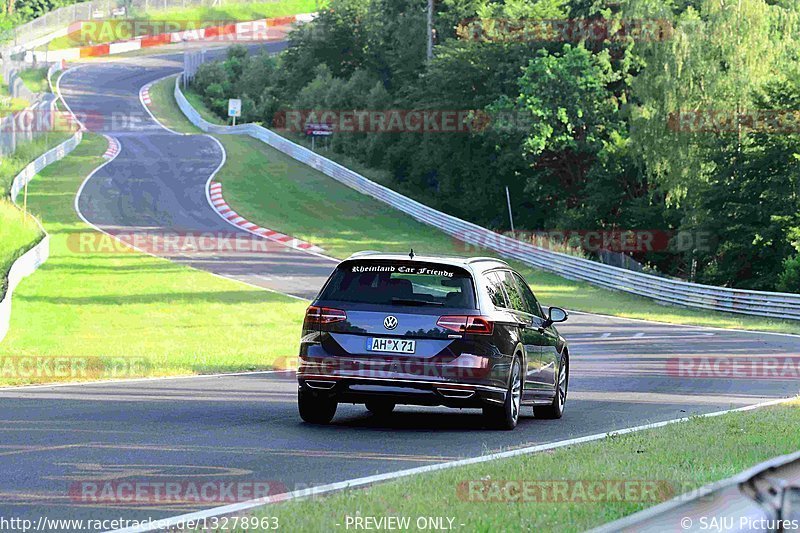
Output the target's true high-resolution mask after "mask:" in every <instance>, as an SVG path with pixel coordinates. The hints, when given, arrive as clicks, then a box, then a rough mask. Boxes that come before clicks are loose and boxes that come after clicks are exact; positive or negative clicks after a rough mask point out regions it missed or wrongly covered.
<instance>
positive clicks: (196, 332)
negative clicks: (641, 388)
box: [0, 135, 306, 385]
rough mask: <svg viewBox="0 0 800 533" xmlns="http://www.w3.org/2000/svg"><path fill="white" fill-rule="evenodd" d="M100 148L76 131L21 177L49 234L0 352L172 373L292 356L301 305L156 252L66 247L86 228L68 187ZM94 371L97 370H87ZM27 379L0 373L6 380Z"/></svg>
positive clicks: (247, 366)
mask: <svg viewBox="0 0 800 533" xmlns="http://www.w3.org/2000/svg"><path fill="white" fill-rule="evenodd" d="M105 149H106V141H105V140H104V139H103V138H102V137H99V136H96V135H86V136H85V138H84V142H83V143H81V145H80V146H79V147H78V148H77V149H76V150H75V151H74V152H73V153H72V154H70V155H69V156H68V157H67V158H65V159H64V160H62V161H60V162H58V163H55V164H53V165H52V166H50V167H48V168H47V169H45V170H44V171H43V172H42V173H41V174H40V175H38V176H37V177H36V178H35V179H34V180H33V182H32V183H31V185H30V188H29V201H28V202H29V207H30V209H31V211H32V212H34V213H35V214H36V215H38V216H39V217H40V219H41V220H43V222H44V225H45V228H46V229H47V231H48V232H49V233H50V235H51V239H52V240H51V256H50V259H49V260H48V261H47V262H46V263H45V264H44V265H42V267H41V268H40V270H39V271H37V272H36V274H34V275H33V276H31V277H29V278H27V279H26V280H25V281H24V282H23V283H22V284H21V285H20V286H19V288H18V289H17V291H15V293H14V311H13V313H12V316H11V329H10V332H9V334H8V337H6V339H5V340H4V341H3V342H2V343H0V356H37V357H56V356H63V357H79V358H84V360H85V361H88V363H89V367H90V368H95V367H97V368H101V369H102V368H109V367H110V365H109V364H106V363H107V362H109V361H112V362H113V361H114V360H116V358H123V357H126V358H137V360H141V361H143V362H142V363H141V364H140V365H139V368H143V369H144V371H143V372H142V374H143V375H172V374H187V373H208V372H217V371H243V370H255V369H265V368H270V367H271V365H272V363H273V362H274V361H275V360H276V359H277V358H280V357H285V356H287V355H288V356H294V355H296V354H297V350H298V342H299V331H300V325H301V320H302V316H303V311H304V309H305V307H306V304H305V303H304V302H302V301H298V300H295V299H291V298H289V297H286V296H283V295H279V294H276V293H271V292H267V291H264V290H260V289H254V288H251V287H248V286H246V285H243V284H241V283H238V282H235V281H230V280H226V279H223V278H219V277H216V276H213V275H211V274H208V273H205V272H201V271H198V270H194V269H191V268H188V267H185V266H180V265H177V264H174V263H171V262H169V261H167V260H164V259H159V258H155V257H151V256H148V255H144V254H140V253H134V252H130V253H112V252H110V251H107V252H101V251H82V250H81V248H80V247H79V246H77V245H76V242H77V239H78V238H79V236H80V235H81V234H86V233H87V232H90V233H94V231H93V230H92V229H91V228H89V227H88V226H86V225H85V224H84V223H82V222H81V221H80V220H79V219H78V217H77V215H76V213H75V211H74V207H73V202H74V199H75V193H76V191H77V190H78V187H79V186H80V185H81V183H82V182H83V180H84V179H85V177H86V176H87V175H88V174H89V173H90V172H91V171H92V170H93V169H94V168H96V167H97V166H98V165H99V164H100V163H102V162H103V159H102V158H101V155H102V154H103V152H104V151H105ZM77 377H78V378H80V377H81V376H77ZM96 377H106V376H105V375H97V374H92V375H90V376H88V378H96ZM73 379H74V378H73ZM32 381H36V379H32V378H29V377H15V376H14V375H9V374H0V383H2V384H6V385H8V384H16V383H28V382H32ZM48 381H52V379H49V380H48Z"/></svg>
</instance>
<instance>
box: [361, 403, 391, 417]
mask: <svg viewBox="0 0 800 533" xmlns="http://www.w3.org/2000/svg"><path fill="white" fill-rule="evenodd" d="M366 407H367V410H368V411H369V412H370V413H372V414H373V415H375V416H386V415H388V414H390V413H391V412H392V411H394V408H395V404H394V402H387V401H383V400H370V401H368V402H366Z"/></svg>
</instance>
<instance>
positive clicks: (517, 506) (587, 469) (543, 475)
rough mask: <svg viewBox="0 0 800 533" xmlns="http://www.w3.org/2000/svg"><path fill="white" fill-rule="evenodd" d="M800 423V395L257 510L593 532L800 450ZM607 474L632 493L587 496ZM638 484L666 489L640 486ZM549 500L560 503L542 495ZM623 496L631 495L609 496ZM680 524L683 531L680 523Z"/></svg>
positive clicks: (472, 527) (310, 527) (303, 519)
mask: <svg viewBox="0 0 800 533" xmlns="http://www.w3.org/2000/svg"><path fill="white" fill-rule="evenodd" d="M798 424H800V401H795V402H793V403H791V404H787V405H780V406H775V407H769V408H765V409H760V410H756V411H749V412H745V413H731V414H727V415H722V416H718V417H715V418H695V419H692V420H690V421H688V422H684V423H678V424H673V425H670V426H666V427H662V428H658V429H654V430H648V431H642V432H638V433H630V434H627V435H619V436H613V437H610V438H606V439H603V440H600V441H596V442H592V443H586V444H581V445H577V446H570V447H566V448H561V449H557V450H553V451H549V452H546V453H537V454H532V455H524V456H518V457H514V458H510V459H503V460H496V461H491V462H487V463H482V464H477V465H471V466H466V467H460V468H453V469H450V470H443V471H441V472H435V473H430V474H422V475H417V476H413V477H409V478H405V479H400V480H398V481H394V482H391V483H385V484H379V485H375V486H373V487H370V488H366V489H362V490H352V491H347V492H342V493H338V494H334V495H331V496H329V497H326V498H323V499H313V500H307V501H299V502H289V503H284V504H279V505H273V506H269V507H265V508H262V509H259V510H257V511H256V513H255V516H263V517H266V516H270V517H277V518H278V520H279V522H280V526H281V528H282V529H286V530H289V531H325V530H333V529H344V526H345V524H346V520H347V517H348V516H349V517H355V516H361V517H367V516H369V517H376V518H380V517H384V516H398V517H411V523H412V524H415V522H416V520H417V518H418V517H429V516H434V517H449V518H453V519H454V520H453V524H454V526H455V527H454V529H456V530H463V531H585V530H586V529H588V528H591V527H595V526H598V525H601V524H604V523H607V522H609V521H612V520H616V519H618V518H622V517H624V516H627V515H629V514H632V513H634V512H636V511H639V510H641V509H644V508H646V507H650V506H652V505H654V504H656V503H658V502H659V501H663V500H666V499H669V498H671V497H674V496H677V495H679V494H684V493H686V492H689V491H691V490H694V489H695V488H698V487H701V486H703V485H706V484H708V483H711V482H714V481H718V480H721V479H725V478H728V477H731V476H734V475H736V474H738V473H739V472H741V471H742V470H745V469H747V468H749V467H751V466H754V465H756V464H758V463H760V462H763V461H766V460H768V459H771V458H773V457H775V456H778V455H783V454H788V453H791V452H795V451H797V450H798V449H800V432H798V431H797V430H796V428H797V427H798ZM634 458H635V460H633V459H634ZM481 480H482V481H483V483H484V484H483V487H484V489H482V490H481V489H475V488H473V492H472V496H471V497H470V493H469V489H468V488H465V485H466V487H469V485H468V484H469V483H470V482H471V481H473V482H475V481H479V482H480V481H481ZM603 480H606V481H610V482H617V481H622V482H626V481H630V483H627V484H625V485H623V486H624V487H628V488H630V489H631V490H632V491H633V492H632V493H630V494H632V495H630V496H625V493H624V492H623V497H622V498H617V497H614V496H610V497H609V498H608V499H607V500H606V501H604V500H603V498H601V499H600V501H587V500H586V498H583V499H582V500H581V491H580V489H581V488H584V489H586V491H585V492H584V494H586V493H587V492H588V487H589V486H590V485H591V484H592V483H594V482H602V481H603ZM503 481H512V482H526V483H536V482H542V485H540V486H543V487H544V488H545V490H552V488H554V487H557V486H558V485H557V484H554V483H551V482H553V481H567V482H568V484H567V485H566V486H567V487H568V489H567V490H566V491H565V492H564V494H565V497H564V499H565V500H566V501H531V500H532V498H531V497H526V498H525V499H526V500H527V501H497V500H498V499H501V498H502V495H503V494H504V493H503V492H502V491H500V490H498V489H499V488H501V487H503V486H504V485H503V483H502V482H503ZM637 481H644V482H650V484H651V486H654V487H657V489H656V490H651V491H650V492H649V493H643V492H641V491H637V483H636V482H637ZM492 482H494V483H492ZM570 482H574V483H571V484H570ZM480 486H481V485H480V484H479V483H475V484H474V485H473V487H480ZM561 486H564V485H563V484H562V485H561ZM600 486H601V487H602V486H604V485H600ZM610 486H613V484H612V485H610ZM506 494H507V493H506ZM529 494H540V493H536V492H533V491H531V492H530V493H529ZM544 494H552V492H545V493H544ZM600 494H603V493H600ZM609 494H611V493H609ZM639 495H641V496H639ZM482 497H483V498H484V499H481V498H482ZM486 498H491V499H494V501H485V499H486ZM548 498H549V499H550V500H552V498H550V497H548V496H545V497H544V498H543V499H548ZM614 499H616V500H620V499H621V500H623V501H608V500H614ZM632 500H645V501H632ZM461 524H463V526H462V525H461ZM351 527H352V525H351ZM410 529H411V530H416V528H415V527H413V526H412V527H411V528H410ZM673 529H674V530H675V531H680V529H681V528H680V525H679V524H675V527H674V528H673Z"/></svg>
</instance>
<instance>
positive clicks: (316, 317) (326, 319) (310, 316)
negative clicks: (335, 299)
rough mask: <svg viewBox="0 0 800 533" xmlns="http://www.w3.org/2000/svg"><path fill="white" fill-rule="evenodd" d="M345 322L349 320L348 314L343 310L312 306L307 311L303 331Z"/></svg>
mask: <svg viewBox="0 0 800 533" xmlns="http://www.w3.org/2000/svg"><path fill="white" fill-rule="evenodd" d="M345 320H347V313H345V312H344V311H342V310H341V309H332V308H330V307H317V306H315V305H312V306H310V307H309V308H308V309H307V310H306V319H305V323H304V324H303V329H310V328H311V327H314V326H323V325H327V324H333V323H335V322H344V321H345Z"/></svg>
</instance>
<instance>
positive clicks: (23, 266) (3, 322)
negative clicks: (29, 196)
mask: <svg viewBox="0 0 800 533" xmlns="http://www.w3.org/2000/svg"><path fill="white" fill-rule="evenodd" d="M56 70H57V66H56V65H53V66H51V67H50V68H49V69H48V71H47V78H48V80H51V76H52V75H53V73H54V72H55V71H56ZM51 83H52V82H51ZM51 105H55V102H53V103H52V104H51ZM82 139H83V132H82V131H80V130H79V131H76V132H75V134H74V135H73V136H72V137H70V138H69V139H67V140H66V141H64V142H63V143H61V144H59V145H58V146H56V147H55V148H52V149H50V150H48V151H47V152H45V153H44V154H42V155H40V156H39V157H37V158H36V159H35V160H33V161H32V162H31V163H29V164H28V165H27V166H26V167H25V168H24V169H22V172H20V173H19V174H17V176H16V177H15V178H14V181H12V182H11V190H10V197H11V201H12V202H13V203H15V204H16V203H17V197H18V196H19V193H20V192H22V191H23V189H25V185H26V184H28V183H29V182H30V181H31V180H32V179H33V177H34V176H36V174H38V173H39V172H41V171H42V169H44V168H45V167H47V166H48V165H51V164H53V163H55V162H56V161H59V160H61V159H63V158H64V157H66V156H67V154H69V153H70V152H72V151H73V150H74V149H75V147H76V146H78V144H80V142H81V140H82ZM31 219H33V220H34V221H35V222H36V224H37V225H38V226H39V229H41V231H42V233H43V234H44V237H43V238H42V240H41V241H39V242H38V243H37V244H36V245H35V246H34V247H33V248H31V249H30V250H28V251H27V252H25V253H24V254H23V255H22V257H20V258H19V259H17V260H16V261H15V262H14V264H13V265H11V269H10V270H9V272H8V288H7V289H6V292H5V295H3V296H2V299H0V342H1V341H2V340H3V339H4V338H5V336H6V334H7V333H8V327H9V323H10V321H11V297H12V294H13V292H14V289H16V287H17V285H19V283H20V282H21V281H22V279H23V278H25V277H27V276H30V275H31V274H33V272H35V271H36V269H38V268H39V267H40V266H41V265H42V263H44V262H45V261H47V259H48V257H50V235H49V234H48V233H47V231H45V229H44V226H42V224H41V222H39V220H38V219H36V218H35V217H31ZM0 275H5V273H4V272H0Z"/></svg>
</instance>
